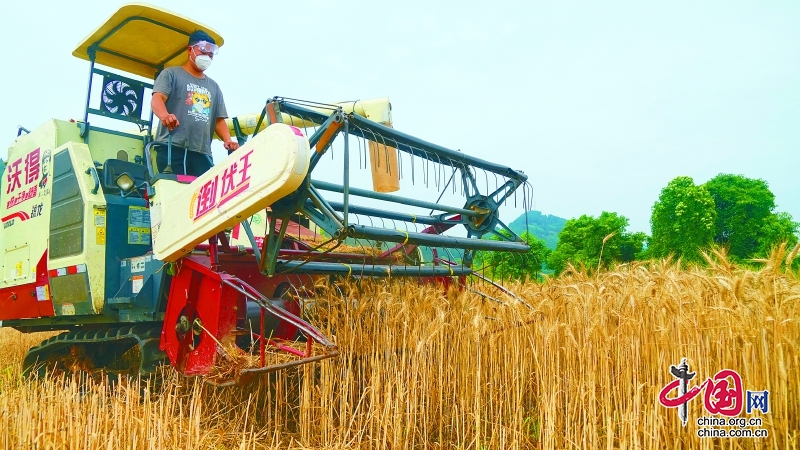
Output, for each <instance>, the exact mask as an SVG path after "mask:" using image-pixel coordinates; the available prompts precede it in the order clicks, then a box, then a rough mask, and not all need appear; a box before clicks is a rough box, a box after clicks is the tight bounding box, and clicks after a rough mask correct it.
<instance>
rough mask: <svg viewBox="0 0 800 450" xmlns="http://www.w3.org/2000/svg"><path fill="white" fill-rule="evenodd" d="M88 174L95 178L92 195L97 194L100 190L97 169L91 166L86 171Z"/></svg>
mask: <svg viewBox="0 0 800 450" xmlns="http://www.w3.org/2000/svg"><path fill="white" fill-rule="evenodd" d="M86 174H87V175H89V174H91V175H92V177H93V178H94V189H92V194H97V191H98V190H100V176H99V175H97V169H95V168H94V166H91V167H89V168H88V169H86Z"/></svg>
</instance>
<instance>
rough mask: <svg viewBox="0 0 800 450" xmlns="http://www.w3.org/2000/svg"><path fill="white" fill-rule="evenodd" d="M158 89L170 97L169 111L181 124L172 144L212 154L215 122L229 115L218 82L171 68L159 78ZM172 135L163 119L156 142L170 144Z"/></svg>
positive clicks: (177, 128)
mask: <svg viewBox="0 0 800 450" xmlns="http://www.w3.org/2000/svg"><path fill="white" fill-rule="evenodd" d="M156 92H161V93H162V94H164V95H166V96H167V101H166V105H167V111H169V112H170V113H171V114H175V117H177V118H178V122H179V123H180V125H178V126H177V127H176V128H175V129H173V130H172V144H173V145H177V146H178V147H183V148H185V149H187V150H191V151H195V152H200V153H205V154H207V155H209V156H210V155H211V139H212V138H213V136H214V125H215V124H216V122H217V119H218V118H220V117H222V118H227V117H228V112H227V111H226V110H225V101H224V100H223V98H222V91H221V90H220V89H219V86H218V85H217V83H216V82H215V81H214V80H212V79H211V78H209V77H208V76H206V77H205V78H197V77H194V76H192V75H190V74H189V73H188V72H186V70H184V69H183V68H182V67H168V68H166V69H164V70H163V71H162V72H161V73H160V74H159V75H158V78H156V82H155V84H154V85H153V93H156ZM168 136H169V130H168V129H167V127H165V126H163V125H162V124H161V123H160V122H159V124H158V132H157V133H156V141H158V142H163V143H165V144H166V143H167V139H168Z"/></svg>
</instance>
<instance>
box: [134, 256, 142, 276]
mask: <svg viewBox="0 0 800 450" xmlns="http://www.w3.org/2000/svg"><path fill="white" fill-rule="evenodd" d="M144 269H145V261H144V257H143V256H140V257H139V258H131V273H136V272H144Z"/></svg>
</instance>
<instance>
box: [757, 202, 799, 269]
mask: <svg viewBox="0 0 800 450" xmlns="http://www.w3.org/2000/svg"><path fill="white" fill-rule="evenodd" d="M798 228H800V224H799V223H797V222H795V221H793V220H792V216H791V215H790V214H789V213H785V212H780V213H777V214H770V215H769V216H767V218H766V219H764V223H763V224H762V226H761V230H760V232H759V239H758V248H757V249H756V252H755V253H754V254H753V256H755V257H760V258H765V257H767V256H769V253H770V251H772V248H773V247H775V246H776V245H778V244H780V243H782V242H787V243H788V244H789V245H788V247H789V248H790V249H791V248H792V247H794V246H795V245H797V230H798Z"/></svg>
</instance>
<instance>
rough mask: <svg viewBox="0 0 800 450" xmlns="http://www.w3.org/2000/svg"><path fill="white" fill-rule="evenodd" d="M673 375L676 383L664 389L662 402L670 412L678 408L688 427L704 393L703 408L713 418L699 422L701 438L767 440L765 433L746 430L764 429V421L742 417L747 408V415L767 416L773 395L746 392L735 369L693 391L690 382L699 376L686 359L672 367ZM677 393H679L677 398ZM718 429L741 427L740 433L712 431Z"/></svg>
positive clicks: (708, 379) (704, 382)
mask: <svg viewBox="0 0 800 450" xmlns="http://www.w3.org/2000/svg"><path fill="white" fill-rule="evenodd" d="M669 373H670V374H671V375H672V376H673V377H674V378H675V379H674V380H672V381H671V382H670V383H668V384H667V385H666V386H664V387H663V388H662V389H661V392H659V394H658V401H659V403H661V405H662V406H665V407H667V408H677V410H678V417H679V418H680V419H681V422H683V426H684V427H685V426H686V424H687V422H688V421H689V411H688V404H689V402H690V401H691V400H692V399H694V398H695V397H697V396H698V395H700V393H703V407H704V408H705V410H706V411H707V412H708V413H709V414H710V415H711V416H710V417H705V416H704V417H700V418H698V419H697V425H698V426H699V427H701V428H700V429H698V431H697V435H698V436H699V437H766V436H767V430H765V429H761V428H757V429H752V430H751V429H744V428H745V427H748V426H761V425H762V420H761V418H760V417H755V418H750V419H748V418H745V417H738V416H739V415H740V414H741V413H742V410H743V409H745V405H746V411H747V414H752V413H753V412H754V411H755V410H759V411H761V413H762V414H767V413H768V412H769V391H767V390H763V391H745V390H744V388H743V384H742V377H741V376H740V375H739V373H738V372H736V371H735V370H731V369H722V370H720V371H719V372H717V373H716V374H715V375H714V376H713V377H711V378H707V379H706V380H705V381H703V382H702V383H700V384H695V385H694V386H692V387H689V382H690V381H691V380H693V379H694V377H695V375H697V374H696V373H695V372H691V371H690V369H689V364H688V363H687V362H686V358H683V359H682V360H681V363H680V364H678V365H677V366H674V365H673V366H670V368H669ZM673 392H675V393H674V394H673ZM718 416H724V417H718ZM726 417H727V419H726ZM714 426H717V427H726V426H727V427H738V428H739V429H736V428H733V429H725V428H709V427H714Z"/></svg>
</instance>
